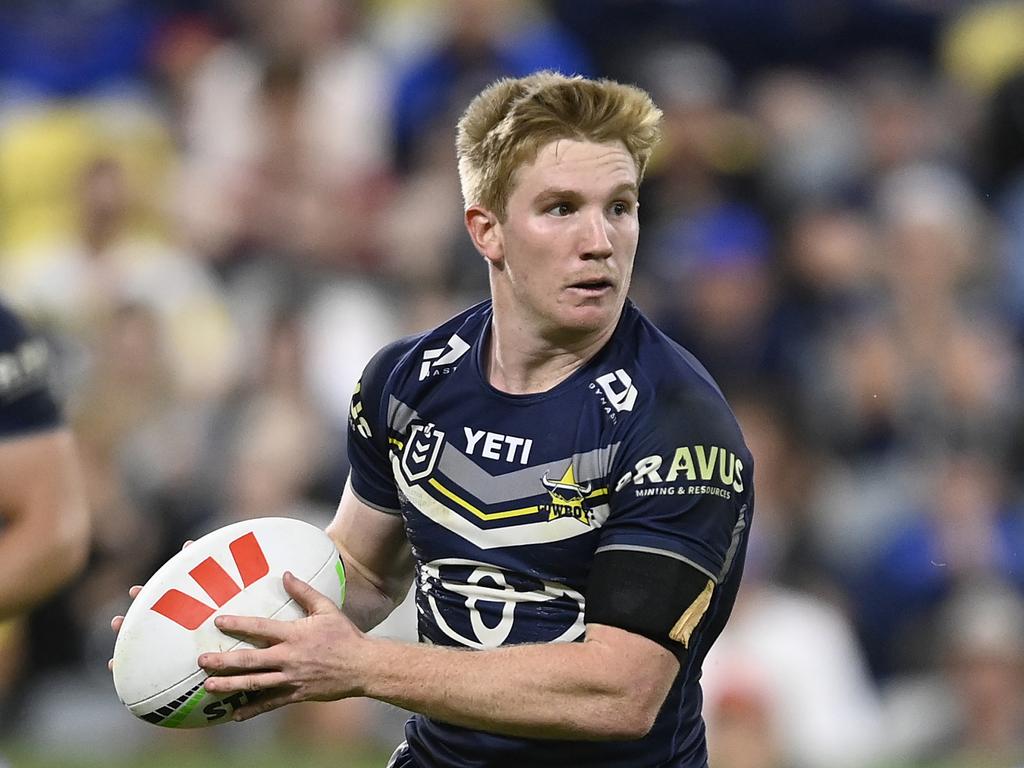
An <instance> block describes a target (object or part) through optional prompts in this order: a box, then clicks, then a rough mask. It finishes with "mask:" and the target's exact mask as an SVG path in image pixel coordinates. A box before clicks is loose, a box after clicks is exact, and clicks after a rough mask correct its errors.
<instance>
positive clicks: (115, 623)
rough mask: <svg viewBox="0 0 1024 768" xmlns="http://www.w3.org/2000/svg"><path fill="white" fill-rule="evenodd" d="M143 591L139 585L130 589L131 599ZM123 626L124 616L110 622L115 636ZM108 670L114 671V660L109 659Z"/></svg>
mask: <svg viewBox="0 0 1024 768" xmlns="http://www.w3.org/2000/svg"><path fill="white" fill-rule="evenodd" d="M141 591H142V587H141V586H139V585H138V584H136V585H135V586H133V587H132V588H130V589H129V590H128V597H130V598H131V599H132V600H134V599H135V598H136V597H138V596H139V592H141ZM122 624H124V616H121V615H118V616H115V617H114V618H112V619H111V620H110V628H111V629H112V630H114V634H115V635H116V634H117V633H118V632H120V631H121V625H122ZM107 669H108V670H110V671H111V672H113V671H114V660H113V659H107Z"/></svg>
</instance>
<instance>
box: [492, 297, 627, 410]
mask: <svg viewBox="0 0 1024 768" xmlns="http://www.w3.org/2000/svg"><path fill="white" fill-rule="evenodd" d="M617 321H618V318H616V323H612V324H611V325H610V326H609V327H607V328H603V329H601V330H600V331H596V332H593V333H587V334H571V333H561V334H554V335H550V336H549V335H545V334H543V333H537V332H536V331H534V332H531V331H530V330H528V328H527V327H526V324H525V323H523V322H522V321H521V319H520V318H514V317H506V316H505V315H504V314H503V313H502V312H500V311H499V309H498V308H497V307H495V308H494V315H493V319H492V321H491V343H490V345H489V349H488V350H487V380H488V382H490V384H491V386H493V387H494V388H496V389H499V390H501V391H502V392H507V393H509V394H511V395H530V394H536V393H539V392H546V391H548V390H549V389H551V388H552V387H554V386H556V385H558V384H559V383H561V382H563V381H565V380H566V379H567V378H569V377H570V376H571V375H572V374H573V373H575V372H576V371H577V370H579V369H580V368H582V367H583V366H584V365H585V364H586V362H587V361H588V360H590V359H591V358H592V357H593V356H594V355H596V354H597V353H598V352H599V351H601V348H602V347H604V345H605V344H606V343H608V340H609V339H610V338H611V336H612V334H613V333H614V332H615V326H616V324H617Z"/></svg>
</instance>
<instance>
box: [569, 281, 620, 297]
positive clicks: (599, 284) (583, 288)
mask: <svg viewBox="0 0 1024 768" xmlns="http://www.w3.org/2000/svg"><path fill="white" fill-rule="evenodd" d="M613 287H614V285H613V283H612V281H611V280H608V279H607V278H594V279H593V280H580V281H579V282H576V283H572V284H571V285H569V288H570V289H571V290H574V291H580V292H581V293H584V294H587V295H591V296H598V295H600V294H602V293H604V292H605V291H610V290H611V289H612V288H613Z"/></svg>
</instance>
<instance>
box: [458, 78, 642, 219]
mask: <svg viewBox="0 0 1024 768" xmlns="http://www.w3.org/2000/svg"><path fill="white" fill-rule="evenodd" d="M557 139H575V140H578V141H593V142H598V143H603V142H609V141H621V142H622V143H623V144H624V145H625V147H626V150H627V151H628V152H629V154H630V155H631V156H632V158H633V160H634V161H635V162H636V169H637V181H638V182H639V181H640V180H641V179H643V176H644V171H645V170H646V168H647V162H648V160H649V159H650V157H651V152H652V150H653V149H654V147H655V145H656V144H657V143H658V141H659V140H660V139H661V110H660V109H658V107H657V106H656V105H655V104H654V102H653V101H652V100H651V97H650V96H649V95H648V94H647V92H646V91H643V90H641V89H640V88H637V87H635V86H632V85H624V84H622V83H618V82H615V81H614V80H588V79H586V78H584V77H580V76H579V75H576V76H573V77H567V76H565V75H561V74H559V73H557V72H538V73H535V74H532V75H529V76H527V77H520V78H506V79H503V80H498V81H496V82H494V83H492V84H491V85H489V86H488V87H487V88H485V89H484V90H483V91H482V92H481V93H480V94H479V95H478V96H477V97H476V98H475V99H473V101H472V102H470V104H469V106H468V107H467V108H466V111H465V112H464V113H463V114H462V118H461V119H460V120H459V124H458V134H457V137H456V140H455V148H456V154H457V156H458V160H459V182H460V183H461V185H462V199H463V202H464V203H465V205H466V207H469V206H470V205H480V206H483V207H484V208H487V209H488V210H490V211H493V212H494V213H495V214H496V215H497V216H498V218H499V219H501V220H504V218H505V214H506V207H507V204H508V198H509V195H510V194H511V193H512V186H513V183H514V180H515V173H516V171H517V170H518V169H519V168H520V167H521V166H523V165H527V164H529V163H532V162H533V161H534V160H535V159H536V158H537V154H538V153H539V152H540V150H541V149H542V148H543V147H544V146H545V145H547V144H549V143H550V142H552V141H555V140H557Z"/></svg>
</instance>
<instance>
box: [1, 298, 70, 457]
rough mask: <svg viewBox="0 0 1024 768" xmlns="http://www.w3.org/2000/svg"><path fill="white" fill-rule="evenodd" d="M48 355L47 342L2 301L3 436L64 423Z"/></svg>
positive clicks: (2, 437)
mask: <svg viewBox="0 0 1024 768" xmlns="http://www.w3.org/2000/svg"><path fill="white" fill-rule="evenodd" d="M47 359H48V350H47V347H46V343H45V342H43V341H42V340H41V339H37V338H33V337H32V336H30V335H29V333H28V331H27V330H26V329H25V326H24V325H22V323H21V322H19V320H18V318H17V317H15V316H14V314H13V313H12V312H11V311H10V310H9V309H7V308H6V307H5V306H4V305H3V304H0V439H4V438H7V437H12V436H15V435H20V434H24V433H28V432H34V431H37V430H43V429H52V428H53V427H56V426H58V425H59V424H60V423H61V418H60V413H59V411H58V409H57V405H56V403H54V401H53V398H52V397H51V395H50V391H49V388H48V384H47V376H48V365H47Z"/></svg>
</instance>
